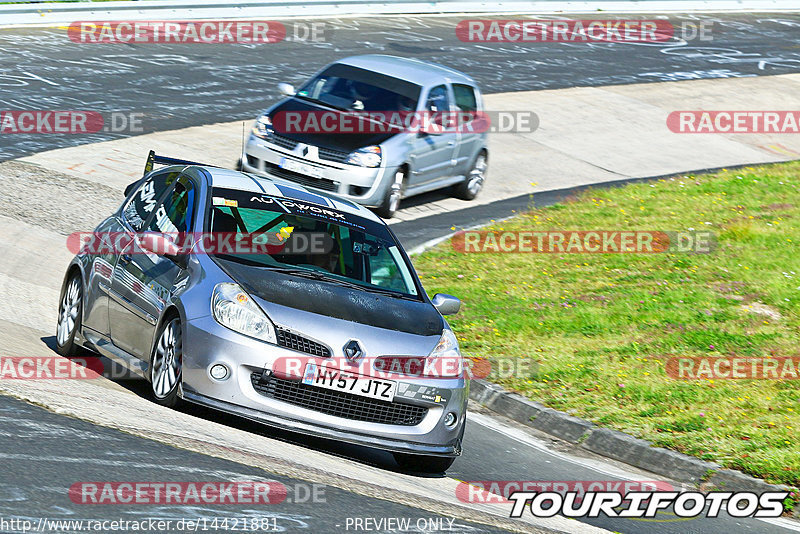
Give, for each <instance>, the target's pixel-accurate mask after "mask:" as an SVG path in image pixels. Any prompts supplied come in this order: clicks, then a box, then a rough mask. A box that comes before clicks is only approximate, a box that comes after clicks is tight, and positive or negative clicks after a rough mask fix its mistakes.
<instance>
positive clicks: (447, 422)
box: [444, 412, 458, 426]
mask: <svg viewBox="0 0 800 534" xmlns="http://www.w3.org/2000/svg"><path fill="white" fill-rule="evenodd" d="M457 420H458V418H457V417H456V414H454V413H453V412H449V413H448V414H447V415H445V416H444V426H453V425H454V424H456V421H457Z"/></svg>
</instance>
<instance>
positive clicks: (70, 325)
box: [56, 271, 83, 358]
mask: <svg viewBox="0 0 800 534" xmlns="http://www.w3.org/2000/svg"><path fill="white" fill-rule="evenodd" d="M82 313H83V281H82V280H81V275H80V273H79V272H77V271H76V272H74V273H72V276H70V277H69V280H68V281H67V284H66V286H64V294H63V295H61V301H60V303H59V305H58V324H57V325H56V352H58V353H59V354H61V355H62V356H66V357H67V358H71V357H73V356H76V355H77V354H78V353H79V352H80V350H81V347H80V346H79V345H78V344H76V343H75V336H76V335H77V333H78V330H80V328H81V315H82Z"/></svg>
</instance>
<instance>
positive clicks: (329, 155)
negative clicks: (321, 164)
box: [318, 147, 350, 163]
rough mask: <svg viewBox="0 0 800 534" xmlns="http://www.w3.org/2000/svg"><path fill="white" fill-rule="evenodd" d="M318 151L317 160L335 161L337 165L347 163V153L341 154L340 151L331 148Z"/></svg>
mask: <svg viewBox="0 0 800 534" xmlns="http://www.w3.org/2000/svg"><path fill="white" fill-rule="evenodd" d="M318 150H319V159H325V160H328V161H336V162H338V163H344V162H345V161H347V156H349V155H350V153H349V152H342V151H341V150H333V149H332V148H322V147H320V148H319V149H318Z"/></svg>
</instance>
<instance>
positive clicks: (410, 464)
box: [392, 452, 456, 473]
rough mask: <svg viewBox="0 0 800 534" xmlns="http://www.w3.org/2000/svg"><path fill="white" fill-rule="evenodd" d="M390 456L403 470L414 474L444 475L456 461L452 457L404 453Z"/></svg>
mask: <svg viewBox="0 0 800 534" xmlns="http://www.w3.org/2000/svg"><path fill="white" fill-rule="evenodd" d="M392 455H393V456H394V461H395V462H397V465H399V466H400V467H401V468H402V469H403V470H405V471H413V472H415V473H444V472H445V471H447V470H448V469H450V466H451V465H453V462H455V461H456V458H455V457H454V456H426V455H424V454H407V453H404V452H395V453H392Z"/></svg>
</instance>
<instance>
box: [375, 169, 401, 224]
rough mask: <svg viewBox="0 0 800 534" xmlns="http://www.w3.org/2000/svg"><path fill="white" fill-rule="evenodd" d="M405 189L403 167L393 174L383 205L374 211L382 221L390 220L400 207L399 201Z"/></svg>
mask: <svg viewBox="0 0 800 534" xmlns="http://www.w3.org/2000/svg"><path fill="white" fill-rule="evenodd" d="M405 188H406V170H405V168H404V167H400V168H399V169H397V172H395V173H394V180H393V181H392V183H391V185H390V186H389V188H388V189H387V190H386V195H385V196H384V197H383V203H381V205H380V206H378V208H377V209H376V210H375V211H376V212H377V213H378V215H380V216H381V217H383V218H384V219H391V218H392V217H394V214H395V213H397V210H398V208H399V207H400V199H402V198H403V192H404V191H405Z"/></svg>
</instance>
